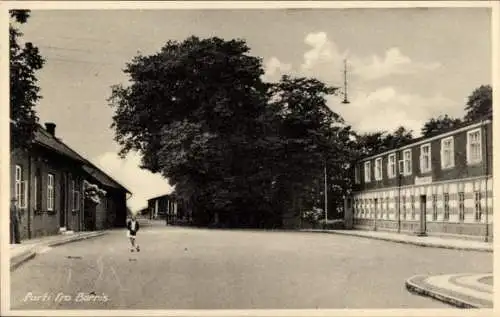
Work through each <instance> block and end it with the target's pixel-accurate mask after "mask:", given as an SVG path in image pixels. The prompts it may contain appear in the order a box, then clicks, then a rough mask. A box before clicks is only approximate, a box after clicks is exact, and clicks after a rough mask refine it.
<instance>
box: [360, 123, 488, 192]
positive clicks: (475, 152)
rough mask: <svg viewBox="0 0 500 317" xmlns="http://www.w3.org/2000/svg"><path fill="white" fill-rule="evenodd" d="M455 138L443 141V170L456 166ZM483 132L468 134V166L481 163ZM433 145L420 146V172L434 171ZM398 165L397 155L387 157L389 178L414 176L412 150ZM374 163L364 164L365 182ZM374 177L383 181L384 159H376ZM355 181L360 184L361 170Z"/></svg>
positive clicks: (404, 153)
mask: <svg viewBox="0 0 500 317" xmlns="http://www.w3.org/2000/svg"><path fill="white" fill-rule="evenodd" d="M454 143H455V142H454V138H453V136H450V137H447V138H445V139H442V140H441V168H442V169H449V168H453V167H454V166H455V155H454V153H455V144H454ZM481 161H482V149H481V130H480V129H475V130H472V131H469V132H467V164H469V165H473V164H478V163H481ZM431 162H432V153H431V144H430V143H427V144H424V145H421V146H420V171H421V172H422V173H428V172H430V171H431V170H432V163H431ZM397 163H398V164H399V165H396V153H392V154H389V155H388V157H387V175H388V177H389V178H395V177H396V174H397V173H398V172H399V173H400V174H401V175H404V176H408V175H411V174H412V171H413V166H412V149H407V150H404V151H403V158H402V160H400V161H399V162H397ZM371 171H372V162H371V161H368V162H365V163H364V180H365V182H366V183H368V182H371ZM374 177H375V180H376V181H380V180H382V179H383V172H382V158H381V157H379V158H377V159H375V167H374ZM355 178H356V179H355V181H356V183H358V184H359V182H360V181H359V170H358V169H356V171H355Z"/></svg>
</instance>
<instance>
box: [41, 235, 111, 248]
mask: <svg viewBox="0 0 500 317" xmlns="http://www.w3.org/2000/svg"><path fill="white" fill-rule="evenodd" d="M105 234H108V233H107V232H105V231H98V232H96V233H92V234H88V235H82V236H78V237H70V238H69V239H66V240H62V241H56V242H53V243H49V244H48V246H49V247H57V246H60V245H63V244H67V243H71V242H77V241H81V240H87V239H92V238H97V237H100V236H102V235H105Z"/></svg>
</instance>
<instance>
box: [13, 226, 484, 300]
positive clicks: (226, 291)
mask: <svg viewBox="0 0 500 317" xmlns="http://www.w3.org/2000/svg"><path fill="white" fill-rule="evenodd" d="M138 241H139V243H140V245H141V252H140V253H135V252H134V253H131V252H130V251H129V245H128V240H127V239H126V236H125V232H124V231H112V232H111V233H110V234H108V235H105V236H102V237H99V238H95V239H91V240H84V241H80V242H75V243H71V244H66V245H63V246H59V247H55V248H51V249H46V250H44V251H45V252H44V253H43V254H39V255H37V256H36V257H35V258H34V259H33V260H31V261H30V262H28V263H26V264H25V265H23V266H21V267H20V268H18V269H17V270H16V271H14V272H13V273H12V274H11V309H315V308H351V309H376V308H450V307H449V306H447V305H445V304H442V303H440V302H437V301H434V300H431V299H428V298H425V297H420V296H417V295H412V294H410V293H409V292H408V291H407V290H406V289H405V286H404V281H405V279H407V278H409V277H410V276H412V275H415V274H426V275H435V274H446V273H457V272H468V273H469V272H472V273H473V272H491V271H492V267H493V263H492V262H493V256H492V253H482V252H471V251H457V250H447V249H437V248H423V247H418V246H411V245H403V244H397V243H391V242H385V241H378V240H371V239H365V238H358V237H350V236H341V235H334V234H320V233H305V232H263V231H244V230H242V231H236V230H235V231H230V230H208V229H207V230H201V229H189V228H172V227H163V226H161V227H158V226H154V227H149V228H146V227H145V228H143V229H141V231H140V232H139V235H138ZM90 294H92V295H90Z"/></svg>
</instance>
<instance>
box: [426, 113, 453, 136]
mask: <svg viewBox="0 0 500 317" xmlns="http://www.w3.org/2000/svg"><path fill="white" fill-rule="evenodd" d="M461 123H462V120H460V119H458V118H452V117H450V116H448V115H444V116H439V117H437V118H431V119H429V120H428V121H427V122H426V123H425V124H424V126H423V127H422V136H424V137H430V136H433V135H436V134H439V133H441V132H445V131H447V130H449V129H453V128H454V127H457V126H458V125H460V124H461Z"/></svg>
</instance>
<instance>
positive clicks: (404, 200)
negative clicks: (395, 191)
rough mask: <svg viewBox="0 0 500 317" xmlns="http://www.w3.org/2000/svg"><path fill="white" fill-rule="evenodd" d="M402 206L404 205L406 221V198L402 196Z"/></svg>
mask: <svg viewBox="0 0 500 317" xmlns="http://www.w3.org/2000/svg"><path fill="white" fill-rule="evenodd" d="M401 198H402V204H403V219H406V196H402V197H401Z"/></svg>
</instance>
